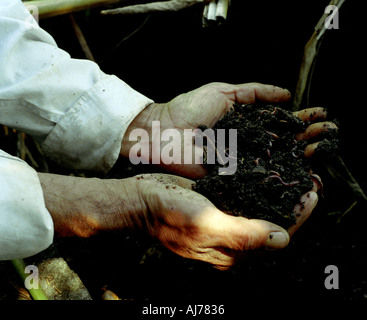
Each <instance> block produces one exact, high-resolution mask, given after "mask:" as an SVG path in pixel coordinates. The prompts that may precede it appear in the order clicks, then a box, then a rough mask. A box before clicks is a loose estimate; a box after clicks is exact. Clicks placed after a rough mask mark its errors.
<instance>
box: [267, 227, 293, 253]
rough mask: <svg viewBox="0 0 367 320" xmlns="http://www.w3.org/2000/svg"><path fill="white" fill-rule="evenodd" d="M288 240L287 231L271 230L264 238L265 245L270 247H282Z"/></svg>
mask: <svg viewBox="0 0 367 320" xmlns="http://www.w3.org/2000/svg"><path fill="white" fill-rule="evenodd" d="M288 242H289V234H288V233H287V232H281V231H277V232H272V233H270V234H269V236H268V239H267V240H266V243H265V244H266V246H267V247H268V248H272V249H281V248H284V247H285V246H286V245H287V244H288Z"/></svg>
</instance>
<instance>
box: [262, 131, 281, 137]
mask: <svg viewBox="0 0 367 320" xmlns="http://www.w3.org/2000/svg"><path fill="white" fill-rule="evenodd" d="M265 132H266V133H267V134H269V135H271V136H272V137H273V138H275V139H279V136H278V135H277V134H275V133H274V132H270V131H267V130H265Z"/></svg>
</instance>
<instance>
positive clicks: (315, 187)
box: [310, 173, 324, 194]
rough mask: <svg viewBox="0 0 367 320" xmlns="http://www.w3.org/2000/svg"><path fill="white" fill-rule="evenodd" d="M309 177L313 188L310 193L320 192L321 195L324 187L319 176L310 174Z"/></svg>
mask: <svg viewBox="0 0 367 320" xmlns="http://www.w3.org/2000/svg"><path fill="white" fill-rule="evenodd" d="M310 177H311V179H312V182H313V187H312V189H311V191H313V192H318V191H319V190H320V191H321V194H322V193H323V188H324V185H323V183H322V180H321V178H320V176H318V175H317V174H314V173H312V174H310Z"/></svg>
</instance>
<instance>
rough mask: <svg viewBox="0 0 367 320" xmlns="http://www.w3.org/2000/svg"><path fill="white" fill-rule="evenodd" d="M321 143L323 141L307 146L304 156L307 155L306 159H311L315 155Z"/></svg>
mask: <svg viewBox="0 0 367 320" xmlns="http://www.w3.org/2000/svg"><path fill="white" fill-rule="evenodd" d="M320 142H321V141H318V142H314V143H311V144H308V145H307V146H306V148H305V151H304V154H305V157H306V158H310V157H312V156H313V155H314V154H315V152H316V149H317V147H318V146H319V144H320Z"/></svg>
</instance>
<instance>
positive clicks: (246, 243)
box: [213, 210, 289, 252]
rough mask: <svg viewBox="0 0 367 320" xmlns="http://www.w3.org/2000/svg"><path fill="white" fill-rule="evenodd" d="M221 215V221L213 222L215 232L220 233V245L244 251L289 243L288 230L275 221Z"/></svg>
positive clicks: (280, 246)
mask: <svg viewBox="0 0 367 320" xmlns="http://www.w3.org/2000/svg"><path fill="white" fill-rule="evenodd" d="M218 211H219V210H218ZM219 212H220V211H219ZM219 217H220V221H219V220H218V221H217V222H216V223H215V224H213V226H214V232H215V233H216V234H220V237H219V238H218V241H217V243H216V245H217V246H218V247H223V248H227V249H231V250H234V251H239V252H243V251H248V250H255V249H259V248H272V249H281V248H284V247H286V246H287V245H288V242H289V235H288V233H287V231H286V230H284V229H283V228H281V227H280V226H278V225H276V224H274V223H271V222H268V221H265V220H257V219H246V218H243V217H234V216H230V215H225V214H224V215H223V213H222V215H221V216H219Z"/></svg>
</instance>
